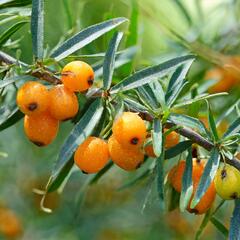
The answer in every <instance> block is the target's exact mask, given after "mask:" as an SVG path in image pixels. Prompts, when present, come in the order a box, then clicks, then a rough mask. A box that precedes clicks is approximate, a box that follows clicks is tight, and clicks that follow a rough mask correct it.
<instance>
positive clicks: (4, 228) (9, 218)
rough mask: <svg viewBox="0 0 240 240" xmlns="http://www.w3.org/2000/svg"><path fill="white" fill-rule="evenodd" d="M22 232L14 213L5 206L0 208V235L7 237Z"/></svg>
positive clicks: (12, 236) (16, 235)
mask: <svg viewBox="0 0 240 240" xmlns="http://www.w3.org/2000/svg"><path fill="white" fill-rule="evenodd" d="M21 233H22V226H21V223H20V220H19V219H18V217H17V216H16V214H15V213H14V212H13V211H11V210H9V209H6V208H1V209H0V235H3V236H5V237H6V238H7V239H8V238H11V239H12V238H16V237H19V235H21Z"/></svg>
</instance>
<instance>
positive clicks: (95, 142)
mask: <svg viewBox="0 0 240 240" xmlns="http://www.w3.org/2000/svg"><path fill="white" fill-rule="evenodd" d="M108 160H109V152H108V145H107V143H106V142H105V141H103V140H102V139H100V138H97V137H88V138H87V139H86V140H85V141H84V142H83V143H82V144H81V145H79V146H78V148H77V150H76V152H75V154H74V161H75V164H76V165H77V166H78V167H79V168H80V169H81V170H82V171H83V172H84V173H97V172H99V171H100V170H101V169H102V168H103V167H104V166H105V165H106V164H107V162H108Z"/></svg>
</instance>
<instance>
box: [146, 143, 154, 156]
mask: <svg viewBox="0 0 240 240" xmlns="http://www.w3.org/2000/svg"><path fill="white" fill-rule="evenodd" d="M144 152H145V154H146V155H147V156H148V157H153V158H154V157H156V155H155V153H154V151H153V145H147V146H146V147H145V148H144Z"/></svg>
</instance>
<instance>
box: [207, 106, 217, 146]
mask: <svg viewBox="0 0 240 240" xmlns="http://www.w3.org/2000/svg"><path fill="white" fill-rule="evenodd" d="M207 105H208V123H209V127H210V131H211V133H212V137H213V139H214V141H215V142H217V141H218V140H219V137H218V133H217V127H216V123H215V120H214V118H213V114H212V110H211V107H210V105H209V103H208V102H207Z"/></svg>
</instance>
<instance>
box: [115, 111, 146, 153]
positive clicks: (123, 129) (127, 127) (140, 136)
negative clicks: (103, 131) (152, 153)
mask: <svg viewBox="0 0 240 240" xmlns="http://www.w3.org/2000/svg"><path fill="white" fill-rule="evenodd" d="M112 131H113V136H114V137H115V138H116V139H117V141H118V142H119V143H120V144H121V145H122V146H123V147H125V148H129V149H133V148H140V147H141V146H142V145H143V143H144V141H145V139H146V136H147V130H146V126H145V123H144V121H143V120H142V119H141V118H140V117H139V116H138V114H137V113H132V112H124V113H123V114H122V115H121V116H120V117H119V118H118V119H117V120H116V121H115V122H114V124H113V128H112Z"/></svg>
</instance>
